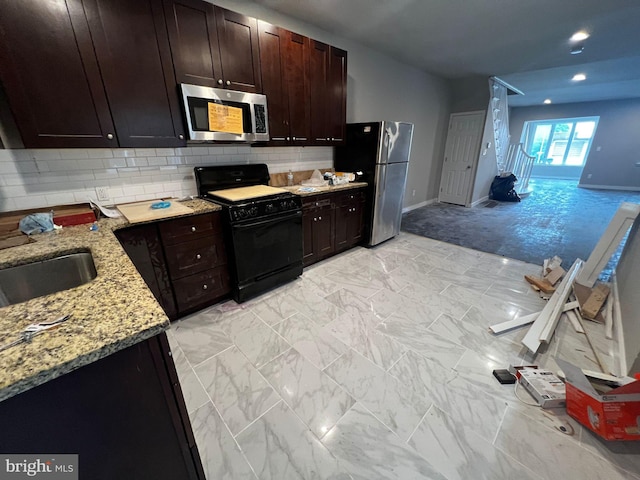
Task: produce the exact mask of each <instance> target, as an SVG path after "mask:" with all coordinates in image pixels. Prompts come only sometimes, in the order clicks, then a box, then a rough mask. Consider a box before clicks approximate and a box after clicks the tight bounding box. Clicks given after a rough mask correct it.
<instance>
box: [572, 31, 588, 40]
mask: <svg viewBox="0 0 640 480" xmlns="http://www.w3.org/2000/svg"><path fill="white" fill-rule="evenodd" d="M587 38H589V34H588V33H587V32H585V31H584V30H580V31H579V32H576V33H574V34H573V35H571V38H570V39H569V40H571V41H572V42H581V41H582V40H586V39H587Z"/></svg>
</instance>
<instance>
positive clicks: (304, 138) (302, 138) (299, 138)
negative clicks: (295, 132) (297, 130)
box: [293, 137, 307, 141]
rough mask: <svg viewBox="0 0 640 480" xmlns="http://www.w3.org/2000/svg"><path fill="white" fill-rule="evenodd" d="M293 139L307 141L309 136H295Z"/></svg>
mask: <svg viewBox="0 0 640 480" xmlns="http://www.w3.org/2000/svg"><path fill="white" fill-rule="evenodd" d="M293 139H294V140H302V141H305V140H306V139H307V137H298V138H296V137H293Z"/></svg>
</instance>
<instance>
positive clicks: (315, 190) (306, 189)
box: [298, 187, 318, 193]
mask: <svg viewBox="0 0 640 480" xmlns="http://www.w3.org/2000/svg"><path fill="white" fill-rule="evenodd" d="M298 191H299V192H307V193H308V192H317V191H318V189H317V188H315V187H300V188H299V189H298Z"/></svg>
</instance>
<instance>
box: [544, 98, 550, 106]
mask: <svg viewBox="0 0 640 480" xmlns="http://www.w3.org/2000/svg"><path fill="white" fill-rule="evenodd" d="M542 103H544V104H546V105H549V104H550V103H551V99H550V98H547V99H546V100H545V101H544V102H542Z"/></svg>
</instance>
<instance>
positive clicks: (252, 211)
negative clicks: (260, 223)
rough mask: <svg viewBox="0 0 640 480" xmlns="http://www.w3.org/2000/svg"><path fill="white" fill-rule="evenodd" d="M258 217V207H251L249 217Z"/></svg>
mask: <svg viewBox="0 0 640 480" xmlns="http://www.w3.org/2000/svg"><path fill="white" fill-rule="evenodd" d="M256 215H258V207H251V209H250V210H249V216H250V217H255V216H256Z"/></svg>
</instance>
